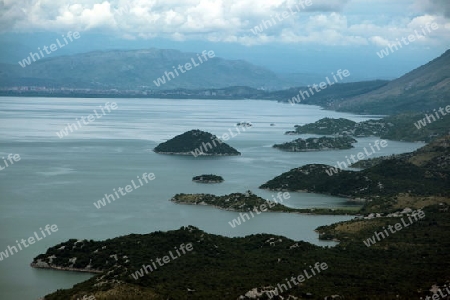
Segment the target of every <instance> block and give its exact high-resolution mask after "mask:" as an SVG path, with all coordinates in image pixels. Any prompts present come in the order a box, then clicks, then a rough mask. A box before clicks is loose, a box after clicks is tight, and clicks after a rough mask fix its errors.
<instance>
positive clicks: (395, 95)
mask: <svg viewBox="0 0 450 300" xmlns="http://www.w3.org/2000/svg"><path fill="white" fill-rule="evenodd" d="M449 95H450V50H447V51H446V52H445V53H444V54H442V55H441V56H440V57H438V58H436V59H434V60H432V61H430V62H429V63H427V64H425V65H423V66H421V67H419V68H417V69H415V70H412V71H411V72H409V73H407V74H405V75H403V76H402V77H400V78H398V79H395V80H393V81H390V82H389V83H388V84H387V85H385V86H383V87H380V88H378V89H376V90H373V91H371V92H368V93H365V94H361V95H358V96H355V97H351V98H347V99H344V100H343V101H341V102H339V103H330V105H329V108H330V109H336V110H340V111H351V112H358V113H369V114H389V115H391V114H397V113H403V112H425V111H431V110H433V109H438V108H439V107H442V106H444V107H445V106H446V105H448V104H450V103H449V98H448V97H449Z"/></svg>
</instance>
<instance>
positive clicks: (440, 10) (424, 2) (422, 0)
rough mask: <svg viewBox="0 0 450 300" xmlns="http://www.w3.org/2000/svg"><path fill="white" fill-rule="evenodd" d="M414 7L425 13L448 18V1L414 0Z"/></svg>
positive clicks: (449, 14) (449, 6)
mask: <svg viewBox="0 0 450 300" xmlns="http://www.w3.org/2000/svg"><path fill="white" fill-rule="evenodd" d="M414 6H415V7H416V8H417V9H419V10H421V11H424V12H426V13H430V14H436V15H443V16H444V17H446V18H450V1H449V0H416V2H415V3H414Z"/></svg>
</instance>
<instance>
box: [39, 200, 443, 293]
mask: <svg viewBox="0 0 450 300" xmlns="http://www.w3.org/2000/svg"><path fill="white" fill-rule="evenodd" d="M445 208H447V210H446V211H444V210H443V209H445ZM423 211H424V213H425V216H426V217H425V219H423V220H419V221H417V222H415V223H414V224H410V225H409V227H408V229H404V230H402V231H400V232H399V233H396V234H395V235H392V236H390V237H388V238H386V240H383V241H380V242H378V243H377V244H376V245H374V246H372V247H366V246H365V245H364V244H363V240H364V239H366V238H368V237H370V236H371V235H373V232H374V231H375V230H380V228H381V227H382V226H386V225H387V224H392V225H393V224H395V223H396V222H400V219H399V218H376V219H373V220H355V221H349V222H344V223H339V224H335V225H332V226H330V227H322V228H320V229H319V232H320V233H321V236H322V237H323V238H330V237H332V236H335V237H338V238H340V239H343V241H342V242H341V244H339V245H337V246H335V247H319V246H315V245H311V244H309V243H306V242H302V241H293V240H291V239H288V238H285V237H282V236H276V235H271V234H256V235H250V236H247V237H243V238H242V237H237V238H228V237H223V236H219V235H214V234H208V233H206V232H204V231H201V230H199V229H198V228H195V227H192V226H187V227H182V228H180V229H178V230H173V231H168V232H161V231H158V232H153V233H150V234H131V235H127V236H122V237H118V238H114V239H108V240H105V241H93V240H90V241H88V240H76V239H71V240H68V241H66V242H63V243H60V244H58V245H55V246H53V247H51V248H49V249H48V250H47V251H46V253H45V254H40V255H38V256H37V257H36V258H35V259H34V260H33V264H32V266H35V267H37V266H38V265H40V266H41V267H46V268H48V267H52V268H62V267H73V268H79V269H84V268H86V267H87V266H89V267H92V268H95V269H98V270H101V273H100V274H97V275H95V276H94V277H92V278H91V279H88V280H86V281H85V282H82V283H80V284H76V285H75V286H74V287H72V288H70V289H67V290H58V291H56V292H54V293H52V294H50V295H47V296H46V297H45V300H66V299H74V300H75V299H77V298H79V299H81V298H82V297H83V296H84V295H93V296H95V299H96V300H110V299H113V300H126V299H133V300H141V299H146V300H149V299H150V300H152V299H153V300H163V299H173V300H181V299H199V300H202V299H204V300H206V299H208V300H209V299H224V300H228V299H229V300H236V299H241V300H248V299H261V300H262V299H268V297H269V295H270V294H268V292H270V291H272V292H273V291H276V290H275V288H278V287H279V285H278V284H279V283H281V284H286V280H285V279H286V278H289V280H291V279H290V278H292V277H293V276H294V277H293V278H297V277H299V275H302V274H303V275H305V271H306V272H307V274H308V275H307V276H303V278H301V277H300V279H298V280H299V281H301V283H300V284H298V281H295V282H297V284H294V282H292V281H291V282H292V283H290V285H291V287H292V288H289V289H286V290H284V291H283V292H281V291H279V292H280V295H282V296H283V298H282V299H296V298H297V299H305V298H306V299H347V300H356V299H361V296H360V295H364V299H373V300H381V299H383V300H386V299H387V300H391V299H392V300H393V299H419V298H420V297H425V296H426V295H430V292H428V291H429V289H430V287H431V286H432V285H433V284H436V283H437V284H439V285H441V286H442V285H444V284H445V283H448V281H449V279H450V278H449V275H448V272H447V270H448V267H449V263H448V262H449V261H450V257H449V253H448V251H444V249H447V248H448V245H449V243H450V241H449V235H448V230H449V228H450V218H449V214H450V212H449V211H448V206H446V207H444V206H441V207H436V206H430V207H428V208H424V209H423ZM407 222H408V221H407ZM361 223H362V226H361V225H360V224H361ZM358 225H359V226H358ZM299 230H300V229H299ZM344 230H346V231H345V232H343V231H344ZM183 244H184V247H185V248H186V249H187V250H188V251H185V253H182V250H179V249H181V247H182V245H183ZM188 244H190V248H189V249H191V250H190V251H189V249H188V247H187V246H186V245H188ZM174 249H175V250H174ZM440 249H441V250H440ZM176 251H178V253H179V254H180V255H178V253H177V252H176ZM170 253H171V254H170ZM172 255H174V256H172ZM167 257H169V260H166V258H167ZM170 257H175V259H173V260H172V259H170ZM367 257H370V261H367ZM158 261H159V265H158V263H157V262H158ZM152 262H153V263H154V266H156V267H157V269H154V270H148V271H147V272H148V273H146V272H145V271H144V270H143V266H146V265H147V266H150V267H151V264H152ZM317 263H319V264H320V265H323V264H324V263H325V264H326V268H321V272H320V273H318V272H317V271H315V273H314V274H316V275H315V276H313V275H312V272H311V268H313V266H314V265H317ZM436 265H439V266H441V267H439V268H436V267H435V266H436ZM310 266H311V267H310ZM147 269H149V268H147ZM133 275H134V276H133ZM141 275H142V276H141ZM271 295H272V296H274V295H275V294H271ZM289 295H292V296H295V297H296V298H293V297H289ZM331 295H339V297H336V296H334V297H333V298H332V297H331ZM299 297H300V298H299ZM273 299H281V298H280V297H274V298H273Z"/></svg>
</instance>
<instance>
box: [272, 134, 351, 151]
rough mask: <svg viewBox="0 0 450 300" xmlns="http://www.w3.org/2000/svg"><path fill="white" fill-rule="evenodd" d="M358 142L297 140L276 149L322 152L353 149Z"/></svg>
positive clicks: (340, 139)
mask: <svg viewBox="0 0 450 300" xmlns="http://www.w3.org/2000/svg"><path fill="white" fill-rule="evenodd" d="M356 142H357V141H356V140H355V139H353V138H351V137H347V136H344V137H335V138H332V137H320V138H308V139H296V140H293V141H292V142H288V143H284V144H275V145H273V147H274V148H278V149H280V150H283V151H289V152H305V151H321V150H335V149H351V148H353V145H352V144H353V143H356Z"/></svg>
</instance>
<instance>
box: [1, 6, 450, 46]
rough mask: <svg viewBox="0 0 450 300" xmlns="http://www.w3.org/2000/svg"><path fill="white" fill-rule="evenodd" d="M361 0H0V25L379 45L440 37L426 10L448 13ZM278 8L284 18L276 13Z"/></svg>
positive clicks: (137, 35)
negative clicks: (429, 29)
mask: <svg viewBox="0 0 450 300" xmlns="http://www.w3.org/2000/svg"><path fill="white" fill-rule="evenodd" d="M366 1H368V0H353V1H350V0H267V1H261V0H183V1H180V0H58V1H54V0H21V1H17V0H0V31H1V32H24V31H31V32H32V31H58V32H61V31H68V30H71V31H75V30H77V31H80V32H88V31H96V32H104V33H112V34H115V35H116V36H119V37H121V38H123V39H127V40H133V39H152V38H156V37H160V38H167V39H170V40H175V41H185V40H207V41H214V42H228V43H239V44H243V45H260V44H268V43H296V44H319V45H367V44H374V45H377V46H381V45H386V43H389V42H392V41H395V39H396V38H399V37H402V36H405V35H407V34H409V33H410V32H411V30H413V29H415V28H418V27H420V25H423V24H425V23H426V22H429V21H430V20H436V21H439V22H440V23H439V24H440V28H442V29H441V30H437V31H436V33H435V34H437V35H441V37H445V38H446V39H447V40H448V33H447V32H446V31H445V29H448V26H449V24H448V22H446V21H445V19H444V17H438V16H437V15H433V14H432V13H431V11H443V12H447V13H448V7H449V5H448V4H447V2H450V1H449V0H401V1H402V3H406V2H408V3H409V4H414V5H415V7H416V9H418V10H420V11H422V12H423V11H429V12H430V13H428V14H424V15H418V16H417V17H415V18H413V17H410V15H409V13H408V12H407V11H405V10H404V9H403V7H404V5H401V8H402V9H401V10H399V9H400V8H399V7H396V8H395V9H394V11H393V14H391V15H390V16H389V18H387V19H386V18H384V19H383V17H382V16H381V17H380V14H381V13H380V12H383V11H386V10H388V9H389V7H390V6H389V5H391V0H389V1H387V0H377V1H371V2H370V7H371V9H372V10H373V11H371V12H367V9H366V6H367V5H368V4H367V2H366ZM378 1H380V2H378ZM399 1H400V0H399ZM414 1H420V3H419V2H414ZM19 2H20V3H19ZM262 3H263V4H262ZM418 3H419V4H418ZM377 5H378V6H377ZM362 10H363V11H364V12H361V11H362ZM292 11H294V13H293V12H292ZM394 12H395V14H394ZM283 14H284V15H285V16H286V17H283V18H282V19H277V16H280V15H283ZM271 20H272V21H273V20H276V22H273V26H268V27H267V28H264V30H263V31H262V32H260V34H254V33H252V29H254V28H255V26H260V25H261V24H263V23H264V22H265V21H266V23H267V22H268V21H270V22H272V21H271ZM442 42H445V39H444V40H443V41H442Z"/></svg>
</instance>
